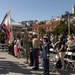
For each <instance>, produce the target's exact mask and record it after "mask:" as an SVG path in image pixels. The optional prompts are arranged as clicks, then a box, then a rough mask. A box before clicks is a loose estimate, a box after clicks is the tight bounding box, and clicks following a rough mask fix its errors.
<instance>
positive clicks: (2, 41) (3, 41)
mask: <svg viewBox="0 0 75 75" xmlns="http://www.w3.org/2000/svg"><path fill="white" fill-rule="evenodd" d="M1 43H2V51H4V45H3V44H4V43H5V39H4V38H3V37H2V39H1Z"/></svg>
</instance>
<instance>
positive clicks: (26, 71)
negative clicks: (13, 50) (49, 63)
mask: <svg viewBox="0 0 75 75" xmlns="http://www.w3.org/2000/svg"><path fill="white" fill-rule="evenodd" d="M23 62H24V59H23V58H21V59H17V58H15V57H14V56H12V55H10V54H8V53H7V52H0V75H41V73H42V71H41V72H40V70H38V71H33V70H32V67H29V66H28V65H26V64H24V63H23Z"/></svg>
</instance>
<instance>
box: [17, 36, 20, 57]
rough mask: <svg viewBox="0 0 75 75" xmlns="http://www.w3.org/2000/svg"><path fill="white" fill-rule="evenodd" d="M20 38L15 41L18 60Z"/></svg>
mask: <svg viewBox="0 0 75 75" xmlns="http://www.w3.org/2000/svg"><path fill="white" fill-rule="evenodd" d="M19 51H20V36H18V37H17V40H16V52H17V57H18V58H20V53H19Z"/></svg>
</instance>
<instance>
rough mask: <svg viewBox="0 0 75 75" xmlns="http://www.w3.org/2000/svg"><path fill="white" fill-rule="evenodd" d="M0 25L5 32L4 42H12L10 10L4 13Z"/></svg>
mask: <svg viewBox="0 0 75 75" xmlns="http://www.w3.org/2000/svg"><path fill="white" fill-rule="evenodd" d="M0 27H1V30H2V31H3V32H5V34H6V42H7V43H12V41H13V39H14V38H13V32H12V25H11V16H10V11H9V12H7V13H6V15H5V17H4V19H3V21H2V23H1V26H0Z"/></svg>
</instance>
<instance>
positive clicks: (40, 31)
mask: <svg viewBox="0 0 75 75" xmlns="http://www.w3.org/2000/svg"><path fill="white" fill-rule="evenodd" d="M39 34H41V35H43V34H45V29H44V28H43V27H40V28H39Z"/></svg>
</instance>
